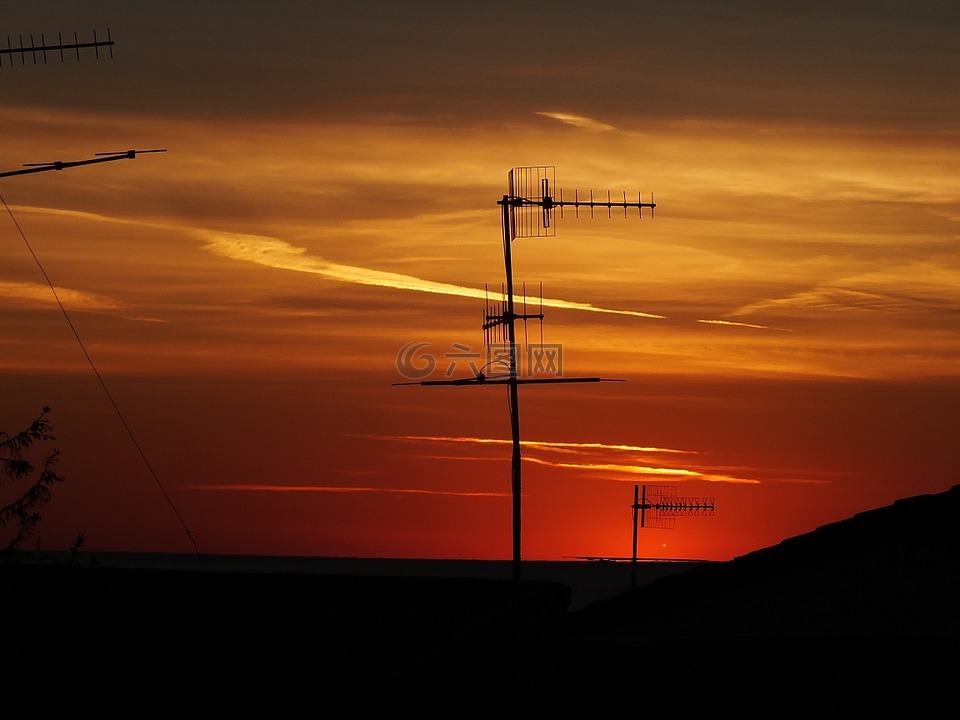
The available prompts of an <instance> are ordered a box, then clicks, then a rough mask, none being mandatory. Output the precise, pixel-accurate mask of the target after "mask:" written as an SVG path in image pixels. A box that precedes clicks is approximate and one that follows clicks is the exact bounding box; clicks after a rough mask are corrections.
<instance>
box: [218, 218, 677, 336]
mask: <svg viewBox="0 0 960 720" xmlns="http://www.w3.org/2000/svg"><path fill="white" fill-rule="evenodd" d="M200 235H201V237H202V239H203V240H204V241H205V242H206V248H207V249H208V250H209V251H210V252H212V253H214V254H216V255H219V256H221V257H226V258H230V259H232V260H241V261H245V262H252V263H256V264H258V265H264V266H266V267H271V268H277V269H282V270H293V271H296V272H305V273H312V274H314V275H322V276H323V277H326V278H329V279H331V280H339V281H341V282H347V283H353V284H356V285H373V286H376V287H386V288H393V289H395V290H412V291H414V292H423V293H435V294H439V295H455V296H458V297H467V298H479V299H487V298H489V299H493V300H503V299H505V298H504V296H502V295H501V294H500V293H492V292H487V291H486V290H480V289H478V288H471V287H465V286H462V285H454V284H452V283H442V282H435V281H432V280H424V279H422V278H418V277H415V276H413V275H404V274H402V273H394V272H385V271H383V270H371V269H370V268H363V267H357V266H355V265H341V264H339V263H333V262H330V261H328V260H325V259H323V258H321V257H317V256H312V255H308V254H307V250H306V248H299V247H295V246H293V245H290V244H289V243H286V242H284V241H283V240H278V239H276V238H270V237H264V236H261V235H242V234H236V233H223V232H214V231H201V232H200ZM542 302H543V304H544V305H545V306H548V307H554V308H564V309H568V310H581V311H584V312H594V313H606V314H611V315H628V316H630V317H639V318H656V319H661V318H663V317H664V316H663V315H654V314H651V313H645V312H637V311H635V310H618V309H613V308H604V307H597V306H596V305H591V304H589V303H580V302H573V301H570V300H559V299H555V298H543V301H542Z"/></svg>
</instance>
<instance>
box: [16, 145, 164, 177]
mask: <svg viewBox="0 0 960 720" xmlns="http://www.w3.org/2000/svg"><path fill="white" fill-rule="evenodd" d="M162 152H166V150H120V151H117V152H102V153H94V157H92V158H90V159H89V160H70V161H66V162H65V161H63V160H54V161H53V162H39V163H24V164H23V169H21V170H7V171H6V172H0V177H8V176H10V175H27V174H29V173H38V172H47V171H48V170H65V169H67V168H72V167H77V166H78V165H93V164H94V163H104V162H112V161H113V160H133V159H134V158H135V157H136V156H137V155H144V154H146V153H162Z"/></svg>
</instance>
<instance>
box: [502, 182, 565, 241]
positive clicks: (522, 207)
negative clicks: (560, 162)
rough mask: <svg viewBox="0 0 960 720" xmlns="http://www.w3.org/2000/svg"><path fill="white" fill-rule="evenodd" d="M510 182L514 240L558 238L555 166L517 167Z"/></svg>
mask: <svg viewBox="0 0 960 720" xmlns="http://www.w3.org/2000/svg"><path fill="white" fill-rule="evenodd" d="M507 180H508V182H507V184H508V187H509V192H510V229H511V239H514V238H520V237H553V236H554V235H556V229H555V228H554V222H553V202H554V198H553V193H554V192H555V190H554V188H555V187H556V169H555V168H554V166H552V165H539V166H535V167H515V168H513V169H512V170H511V171H510V173H509V175H508V178H507Z"/></svg>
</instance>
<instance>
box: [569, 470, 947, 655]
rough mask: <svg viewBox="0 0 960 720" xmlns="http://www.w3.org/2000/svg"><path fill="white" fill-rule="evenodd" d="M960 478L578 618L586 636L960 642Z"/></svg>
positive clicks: (573, 631) (663, 581) (594, 607)
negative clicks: (952, 483) (942, 487)
mask: <svg viewBox="0 0 960 720" xmlns="http://www.w3.org/2000/svg"><path fill="white" fill-rule="evenodd" d="M958 610H960V485H958V486H954V487H953V488H951V489H950V490H948V491H946V492H943V493H939V494H935V495H920V496H916V497H911V498H906V499H903V500H898V501H896V502H895V503H893V505H890V506H887V507H882V508H879V509H876V510H870V511H867V512H862V513H858V514H857V515H854V516H853V517H851V518H849V519H847V520H843V521H840V522H836V523H831V524H829V525H824V526H821V527H819V528H817V529H816V530H814V531H812V532H810V533H807V534H805V535H799V536H797V537H793V538H789V539H787V540H784V541H783V542H781V543H779V544H778V545H774V546H772V547H769V548H765V549H762V550H758V551H756V552H752V553H749V554H747V555H744V556H741V557H738V558H735V559H733V560H730V561H728V562H722V563H709V564H706V565H703V566H698V567H695V568H692V569H690V570H688V571H686V572H683V573H678V574H676V575H671V576H668V577H664V578H660V579H659V580H656V581H654V582H652V583H650V584H648V585H645V586H643V587H638V588H636V589H633V590H629V591H627V592H625V593H624V594H622V595H619V596H617V597H615V598H612V599H609V600H601V601H599V602H596V603H593V604H591V605H589V606H588V607H586V608H584V609H582V610H580V611H577V612H573V613H570V614H569V615H568V616H567V617H565V618H564V620H563V621H562V625H563V632H565V633H567V634H569V635H570V636H575V637H597V638H602V637H607V638H610V637H619V638H644V639H646V640H653V639H656V638H670V639H671V640H681V639H700V640H724V639H735V640H749V639H755V640H757V639H765V640H770V639H776V638H784V639H786V638H803V639H805V640H806V641H809V642H814V641H816V640H818V639H828V638H858V637H877V638H879V637H886V638H931V639H942V638H946V637H954V638H957V637H960V612H958Z"/></svg>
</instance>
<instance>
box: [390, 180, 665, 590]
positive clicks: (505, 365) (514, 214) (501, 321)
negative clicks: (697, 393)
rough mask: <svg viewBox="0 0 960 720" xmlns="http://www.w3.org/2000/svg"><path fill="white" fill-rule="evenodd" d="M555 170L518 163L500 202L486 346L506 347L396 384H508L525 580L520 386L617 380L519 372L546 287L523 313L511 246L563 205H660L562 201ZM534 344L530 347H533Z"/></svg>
mask: <svg viewBox="0 0 960 720" xmlns="http://www.w3.org/2000/svg"><path fill="white" fill-rule="evenodd" d="M554 175H555V169H554V167H553V166H551V165H541V166H534V167H515V168H513V169H512V170H510V172H509V173H508V174H507V191H508V192H507V194H506V195H504V196H503V197H502V198H501V199H500V200H498V201H497V204H498V205H500V210H501V220H502V231H503V263H504V272H505V275H506V287H503V288H502V289H501V292H500V298H499V299H498V300H497V301H495V302H493V303H492V304H491V302H490V300H489V297H488V298H487V301H486V307H485V309H484V314H483V325H482V326H483V331H484V345H485V346H487V348H488V352H489V348H490V346H491V345H494V344H496V345H498V346H501V347H500V348H499V349H502V350H503V351H504V352H503V353H502V354H500V355H498V356H497V357H494V358H493V359H492V360H490V361H489V362H487V363H486V364H485V365H484V366H483V367H481V368H480V370H479V372H478V373H477V374H476V376H475V377H465V378H456V379H453V380H421V381H419V382H412V383H395V384H396V385H506V386H507V391H508V402H509V407H510V431H511V435H512V438H513V453H512V456H511V464H510V476H511V492H512V495H513V578H514V580H520V579H521V578H520V575H521V457H520V409H519V405H520V398H519V386H520V385H526V384H548V383H584V382H618V381H616V380H609V379H607V378H600V377H564V376H560V375H559V373H558V376H556V377H520V376H519V374H518V361H517V321H518V320H520V321H522V322H523V324H524V330H525V331H526V325H527V321H528V320H536V321H538V322H541V343H540V349H541V351H542V349H543V341H542V327H543V325H542V320H543V286H542V284H541V291H540V305H539V312H536V313H528V312H527V308H526V286H524V289H523V300H522V301H523V312H521V313H518V312H517V307H516V294H515V292H514V283H513V256H512V252H511V245H512V243H513V241H514V240H516V239H517V238H521V237H551V236H553V235H554V234H555V232H556V231H555V229H554V226H555V222H554V211H555V209H556V208H560V212H561V217H562V213H563V208H564V207H574V208H575V210H576V211H578V212H579V208H581V207H589V208H590V210H591V215H592V212H593V209H594V208H596V207H605V208H608V211H609V209H611V208H613V207H623V209H624V213H625V214H626V212H627V209H628V208H637V210H638V212H639V213H641V214H642V212H643V208H645V207H646V208H649V209H650V210H651V213H652V211H653V209H654V208H655V207H656V206H655V205H654V203H653V196H652V194H651V197H650V202H643V201H642V200H640V198H639V195H638V197H637V200H636V202H632V201H630V202H628V201H627V199H626V195H624V199H623V202H618V201H612V200H610V199H609V197H610V196H609V193H608V195H607V197H608V199H607V200H606V201H595V200H593V194H592V193H591V195H590V198H591V199H590V200H589V201H584V200H580V199H579V197H578V195H574V198H575V199H574V200H566V201H565V200H563V199H562V194H561V199H559V200H558V199H556V198H554V197H553V195H552V192H553V187H554ZM528 349H529V348H528ZM489 367H499V368H500V371H499V372H494V373H491V374H489V375H488V374H487V373H485V372H484V370H486V369H487V368H489Z"/></svg>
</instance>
